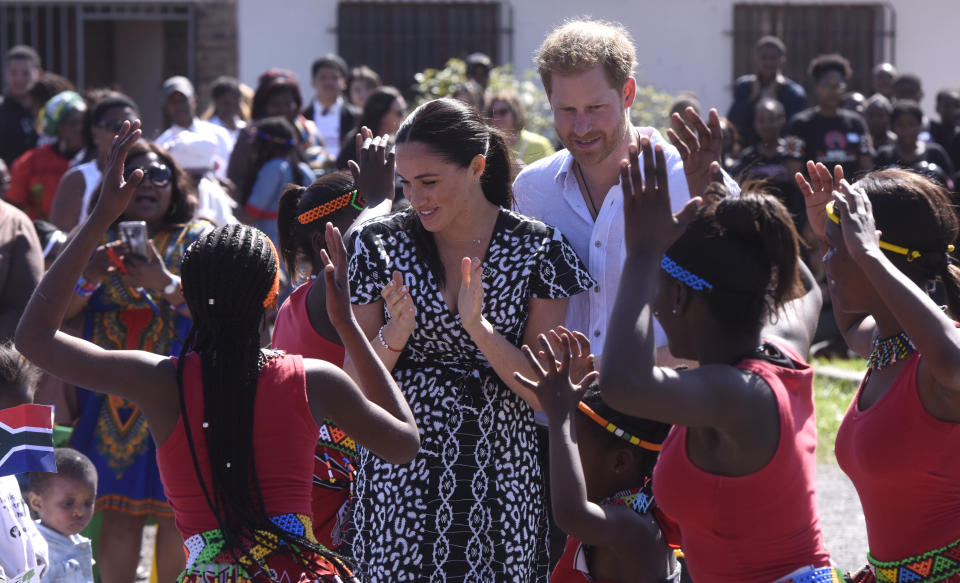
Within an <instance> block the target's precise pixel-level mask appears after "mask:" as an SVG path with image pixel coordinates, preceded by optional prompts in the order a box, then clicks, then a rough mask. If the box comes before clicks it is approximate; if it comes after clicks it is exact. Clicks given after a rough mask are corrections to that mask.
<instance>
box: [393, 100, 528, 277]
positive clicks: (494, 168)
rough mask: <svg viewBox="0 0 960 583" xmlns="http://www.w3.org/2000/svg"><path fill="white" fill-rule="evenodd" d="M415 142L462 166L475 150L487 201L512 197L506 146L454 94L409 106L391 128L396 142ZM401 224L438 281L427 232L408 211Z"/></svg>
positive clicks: (506, 201) (440, 273)
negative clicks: (395, 127)
mask: <svg viewBox="0 0 960 583" xmlns="http://www.w3.org/2000/svg"><path fill="white" fill-rule="evenodd" d="M406 142H418V143H421V144H424V145H425V146H427V147H428V148H430V150H431V151H432V152H434V153H435V154H436V155H437V156H440V157H441V158H443V159H444V160H446V161H448V162H451V163H453V164H456V165H457V166H459V167H461V168H467V167H468V166H470V163H471V162H472V161H473V159H474V158H476V157H477V156H478V155H482V156H485V157H486V160H487V163H486V166H485V167H484V170H483V175H482V176H481V177H480V186H481V187H482V188H483V195H484V196H485V197H486V199H487V200H489V201H490V202H491V203H493V204H495V205H497V206H501V207H504V208H508V209H509V208H510V207H511V205H512V203H513V179H512V176H511V172H510V168H511V160H510V157H511V154H510V148H509V147H508V146H507V144H506V142H505V141H504V138H503V134H502V133H500V131H499V130H497V129H496V128H493V127H491V126H489V125H487V123H486V122H484V121H483V118H481V117H480V114H479V113H478V112H477V111H475V110H474V109H473V108H471V107H469V106H467V105H465V104H463V103H462V102H460V101H457V100H456V99H436V100H434V101H428V102H427V103H424V104H423V105H421V106H420V107H418V108H417V109H415V110H414V111H413V113H411V114H410V115H409V116H407V119H405V120H404V121H403V124H401V125H400V129H399V130H397V138H396V143H397V144H398V145H399V144H403V143H406ZM405 227H406V228H407V229H409V231H410V232H411V234H412V236H413V240H414V243H415V244H416V246H417V249H418V251H419V252H420V253H421V254H422V256H423V257H424V258H425V259H426V260H427V264H428V265H429V267H430V270H431V271H432V272H433V275H434V277H436V278H437V281H438V282H439V283H440V285H443V284H444V282H445V281H446V274H445V272H444V269H443V263H442V262H441V261H440V255H439V253H438V251H437V244H436V242H435V241H434V239H433V235H432V234H431V233H430V232H429V231H427V230H426V229H424V228H423V225H422V224H421V223H420V221H419V219H417V218H416V216H415V214H413V213H411V214H410V215H408V218H407V221H406V225H405Z"/></svg>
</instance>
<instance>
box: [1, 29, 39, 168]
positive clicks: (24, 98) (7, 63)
mask: <svg viewBox="0 0 960 583" xmlns="http://www.w3.org/2000/svg"><path fill="white" fill-rule="evenodd" d="M39 78H40V55H38V54H37V51H35V50H33V49H32V48H30V47H28V46H24V45H17V46H15V47H13V48H11V49H10V50H9V51H7V54H6V56H4V59H3V100H2V101H0V136H2V137H3V138H2V139H0V159H3V161H4V162H6V163H7V166H10V165H12V164H13V161H14V160H16V159H17V157H18V156H20V154H23V153H24V152H26V151H27V150H29V149H31V148H33V147H34V146H36V145H37V131H36V129H34V127H33V126H34V123H35V118H34V115H33V112H32V111H31V110H30V106H31V105H32V104H33V101H32V99H31V97H30V89H31V88H32V87H33V85H34V83H36V82H37V79H39Z"/></svg>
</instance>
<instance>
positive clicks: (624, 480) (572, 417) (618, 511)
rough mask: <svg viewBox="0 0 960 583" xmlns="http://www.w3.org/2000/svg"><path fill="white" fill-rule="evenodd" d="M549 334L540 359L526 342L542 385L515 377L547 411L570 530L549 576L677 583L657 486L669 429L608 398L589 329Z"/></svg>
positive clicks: (554, 581) (556, 487) (557, 494)
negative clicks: (619, 409) (624, 410)
mask: <svg viewBox="0 0 960 583" xmlns="http://www.w3.org/2000/svg"><path fill="white" fill-rule="evenodd" d="M549 337H550V342H549V343H548V342H547V340H546V338H545V337H544V336H541V337H540V339H541V348H540V349H539V350H538V353H539V355H540V357H539V358H536V357H534V356H533V354H532V353H531V352H530V351H529V347H527V346H524V352H525V353H526V354H527V356H528V358H529V359H530V360H531V363H532V364H533V369H534V371H535V374H536V375H537V376H538V377H539V378H538V382H532V381H530V380H527V379H524V378H523V377H521V376H520V375H519V373H518V374H517V378H518V380H520V382H522V383H523V384H524V385H526V386H527V387H529V388H530V389H532V390H534V391H536V393H537V397H538V398H539V399H540V404H541V405H542V406H543V410H544V412H545V413H546V415H547V421H548V426H549V428H550V485H551V497H552V500H553V515H554V519H555V520H556V522H557V525H558V526H559V527H560V528H561V529H562V530H563V531H564V532H566V533H567V534H568V535H569V536H568V538H567V545H566V548H565V549H564V552H563V556H561V557H560V560H559V561H558V562H557V565H556V567H555V568H554V570H553V575H552V576H551V578H550V582H551V583H585V582H589V581H605V582H610V583H628V582H629V583H655V582H656V583H659V582H670V583H676V582H679V581H680V573H681V569H680V566H679V564H678V563H677V560H676V557H675V556H674V553H673V551H672V550H671V549H670V547H669V546H668V544H667V541H666V536H665V535H664V532H663V530H661V526H660V522H659V521H658V520H659V519H662V516H658V515H657V512H656V505H655V504H654V500H653V488H652V483H651V476H652V475H653V465H654V463H655V462H656V459H657V455H658V453H659V450H660V444H661V443H662V442H663V440H664V439H665V438H666V436H667V433H668V432H669V430H670V426H669V425H667V424H664V423H658V422H655V421H649V420H646V419H639V418H636V417H630V416H627V415H624V414H622V413H619V412H617V411H614V410H613V409H611V408H609V407H607V406H606V405H605V404H604V403H603V401H602V400H601V399H600V392H599V390H598V389H597V386H596V382H595V381H596V378H597V373H596V372H593V370H592V369H593V363H592V361H593V356H592V355H591V354H590V343H589V341H588V340H587V338H586V337H585V336H583V335H582V334H580V333H579V332H576V333H571V332H569V331H568V330H566V329H565V328H562V327H560V328H557V329H556V330H555V331H551V332H550V333H549ZM557 359H559V361H558V360H557ZM575 379H579V381H576V380H575ZM591 383H592V384H591Z"/></svg>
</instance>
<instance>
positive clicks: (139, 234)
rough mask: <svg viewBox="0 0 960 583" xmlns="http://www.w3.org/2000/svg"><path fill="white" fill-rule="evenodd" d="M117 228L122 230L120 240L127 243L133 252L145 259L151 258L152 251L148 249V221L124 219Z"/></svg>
mask: <svg viewBox="0 0 960 583" xmlns="http://www.w3.org/2000/svg"><path fill="white" fill-rule="evenodd" d="M117 228H118V229H119V230H120V240H121V241H123V242H124V243H125V244H126V245H127V248H129V249H130V252H131V253H133V254H134V255H139V256H140V257H141V258H143V259H149V258H150V253H149V251H147V223H145V222H143V221H123V222H121V223H120V224H119V225H118V226H117Z"/></svg>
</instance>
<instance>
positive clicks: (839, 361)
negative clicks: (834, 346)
mask: <svg viewBox="0 0 960 583" xmlns="http://www.w3.org/2000/svg"><path fill="white" fill-rule="evenodd" d="M810 364H812V365H813V367H814V368H817V367H821V366H832V367H835V368H842V369H844V370H855V371H858V372H861V371H864V370H866V368H867V363H866V361H865V360H864V359H862V358H814V359H813V360H811V361H810Z"/></svg>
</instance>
